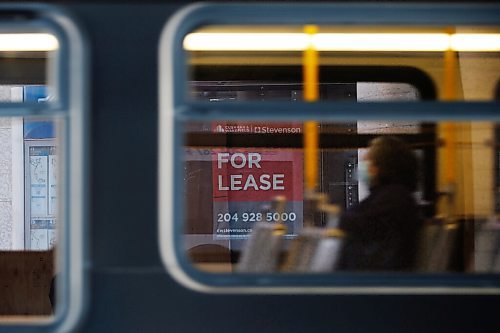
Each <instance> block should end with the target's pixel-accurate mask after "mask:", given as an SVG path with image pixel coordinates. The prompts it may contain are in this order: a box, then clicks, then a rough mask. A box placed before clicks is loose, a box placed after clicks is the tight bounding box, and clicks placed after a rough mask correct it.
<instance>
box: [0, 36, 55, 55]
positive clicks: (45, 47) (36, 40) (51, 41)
mask: <svg viewBox="0 0 500 333" xmlns="http://www.w3.org/2000/svg"><path fill="white" fill-rule="evenodd" d="M58 48H59V42H58V41H57V38H55V37H54V36H53V35H50V34H40V33H32V34H2V33H0V51H54V50H57V49H58Z"/></svg>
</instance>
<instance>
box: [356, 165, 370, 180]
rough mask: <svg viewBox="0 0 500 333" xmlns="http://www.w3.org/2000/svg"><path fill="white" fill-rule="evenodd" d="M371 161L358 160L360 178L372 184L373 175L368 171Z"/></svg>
mask: <svg viewBox="0 0 500 333" xmlns="http://www.w3.org/2000/svg"><path fill="white" fill-rule="evenodd" d="M369 163H370V162H367V161H359V162H358V180H359V181H360V182H363V183H365V184H367V185H370V181H371V176H370V174H369V173H368V164H369Z"/></svg>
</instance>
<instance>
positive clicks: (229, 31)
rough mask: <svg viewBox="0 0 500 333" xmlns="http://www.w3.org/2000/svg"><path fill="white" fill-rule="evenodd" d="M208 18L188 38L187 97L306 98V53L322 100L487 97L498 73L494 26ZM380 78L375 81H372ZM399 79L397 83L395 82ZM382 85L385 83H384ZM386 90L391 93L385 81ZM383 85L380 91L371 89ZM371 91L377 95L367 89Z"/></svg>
mask: <svg viewBox="0 0 500 333" xmlns="http://www.w3.org/2000/svg"><path fill="white" fill-rule="evenodd" d="M305 29H307V28H306V27H301V26H207V27H203V28H200V29H198V30H196V31H193V32H192V33H190V34H188V35H187V36H186V37H185V39H184V49H185V50H186V52H187V63H188V67H189V68H188V70H189V83H188V93H189V98H191V99H193V100H197V101H210V102H220V101H231V102H236V101H248V100H251V101H270V100H273V101H287V102H294V101H300V100H303V90H304V89H303V87H304V86H303V84H304V79H305V77H304V76H303V67H304V66H306V61H305V59H309V60H308V61H311V60H310V59H311V57H306V56H305V54H306V53H307V52H309V50H313V53H312V54H313V56H312V57H313V59H315V60H313V62H317V63H318V66H319V69H318V73H319V74H318V78H317V79H315V81H314V84H315V85H317V89H318V94H319V96H318V99H319V100H334V101H346V100H348V101H417V100H466V101H487V100H493V99H494V98H495V89H496V84H497V82H498V80H499V78H500V29H498V28H496V27H480V28H479V27H470V26H467V27H466V26H457V27H439V26H434V27H411V26H407V27H404V26H403V27H389V26H387V27H383V26H357V27H345V26H344V27H340V26H315V28H314V29H315V30H316V32H315V33H306V32H305ZM375 85H378V86H377V87H375ZM394 85H396V86H394ZM382 86H384V87H382ZM382 88H383V89H384V90H386V91H388V94H389V95H390V96H391V98H386V96H385V95H384V94H381V93H380V89H382ZM373 89H375V90H377V91H379V92H378V93H377V94H376V96H377V98H376V99H373V98H372V97H373V96H374V95H373V94H371V93H370V92H371V91H372V90H373ZM370 96H372V97H370Z"/></svg>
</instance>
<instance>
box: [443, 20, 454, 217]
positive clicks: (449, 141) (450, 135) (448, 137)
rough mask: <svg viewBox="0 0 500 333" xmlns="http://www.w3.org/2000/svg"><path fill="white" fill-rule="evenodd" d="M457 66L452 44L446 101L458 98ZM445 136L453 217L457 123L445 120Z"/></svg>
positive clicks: (448, 55)
mask: <svg viewBox="0 0 500 333" xmlns="http://www.w3.org/2000/svg"><path fill="white" fill-rule="evenodd" d="M446 32H447V33H448V36H449V37H450V39H451V35H452V34H453V33H454V32H455V29H454V28H449V29H447V30H446ZM456 66H457V58H456V53H455V51H453V50H452V49H451V45H450V46H449V47H448V49H447V50H446V51H445V53H444V92H443V100H444V101H454V100H456V79H457V78H456V75H455V73H456ZM442 128H443V131H444V133H443V137H444V142H445V147H444V163H445V170H444V180H445V184H446V185H445V186H446V189H445V191H446V192H447V193H448V195H447V215H448V217H449V218H450V217H452V215H453V213H454V210H455V202H454V201H455V194H456V193H455V192H456V165H457V164H456V163H457V162H456V158H457V157H456V156H457V150H456V149H457V147H456V125H455V124H454V123H453V122H451V121H450V122H445V123H444V124H443V127H442Z"/></svg>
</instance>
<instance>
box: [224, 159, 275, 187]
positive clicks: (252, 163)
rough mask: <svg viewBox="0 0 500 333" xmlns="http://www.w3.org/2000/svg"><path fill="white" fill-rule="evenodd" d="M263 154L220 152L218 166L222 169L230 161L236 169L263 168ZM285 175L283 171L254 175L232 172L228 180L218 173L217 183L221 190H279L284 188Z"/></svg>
mask: <svg viewBox="0 0 500 333" xmlns="http://www.w3.org/2000/svg"><path fill="white" fill-rule="evenodd" d="M261 160H262V156H261V154H259V153H234V154H232V155H230V154H229V153H218V154H217V168H218V169H222V167H223V165H224V164H226V163H229V164H230V165H231V166H232V167H233V168H235V169H242V168H247V169H253V168H255V169H261V168H262V167H261V165H260V161H261ZM284 179H285V175H284V174H282V173H275V174H266V173H264V174H260V175H259V176H257V177H256V176H254V175H252V174H248V175H246V174H230V175H228V177H227V179H226V182H224V180H225V179H224V177H223V176H222V175H218V177H217V183H218V189H219V191H246V190H248V189H253V190H255V191H269V190H273V191H277V190H284V189H285V186H284Z"/></svg>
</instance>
